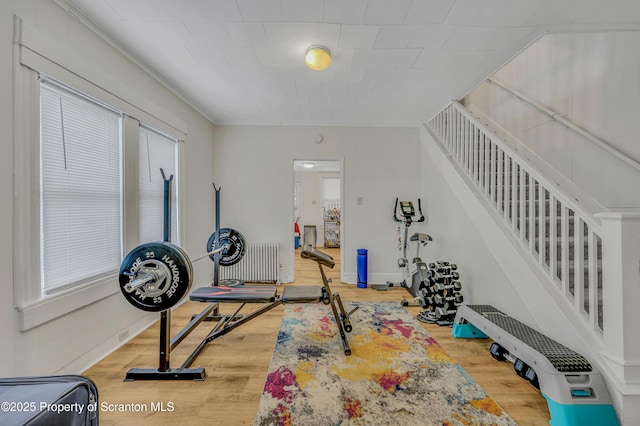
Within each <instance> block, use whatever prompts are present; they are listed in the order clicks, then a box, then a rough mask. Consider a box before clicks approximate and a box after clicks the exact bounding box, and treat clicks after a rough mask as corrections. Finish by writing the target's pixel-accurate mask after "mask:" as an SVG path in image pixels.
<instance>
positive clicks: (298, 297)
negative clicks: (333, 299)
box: [282, 286, 322, 303]
mask: <svg viewBox="0 0 640 426" xmlns="http://www.w3.org/2000/svg"><path fill="white" fill-rule="evenodd" d="M320 300H322V287H318V286H293V287H285V289H284V291H283V292H282V303H314V302H319V301H320Z"/></svg>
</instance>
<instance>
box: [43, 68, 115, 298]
mask: <svg viewBox="0 0 640 426" xmlns="http://www.w3.org/2000/svg"><path fill="white" fill-rule="evenodd" d="M121 117H122V115H121V114H120V113H118V112H116V111H114V110H112V109H110V108H107V107H106V106H104V105H102V104H100V103H98V102H96V101H94V100H92V99H89V98H87V97H84V96H82V95H80V94H78V93H76V92H74V91H72V90H70V89H69V88H66V87H64V86H61V85H58V84H55V83H53V82H50V81H48V80H46V79H44V80H43V81H42V83H41V87H40V194H41V196H40V262H41V265H40V274H41V286H42V294H43V295H48V294H52V293H55V292H56V291H59V290H61V289H65V288H68V287H70V286H73V285H77V284H80V283H83V282H87V281H88V280H91V279H95V278H96V277H100V276H103V275H105V274H109V273H114V272H115V271H117V270H118V268H119V265H120V261H121V259H122V219H121V218H122V202H121V200H122V195H121V188H122V184H121V180H120V170H121V155H120V152H121V134H122V132H121V120H122V118H121Z"/></svg>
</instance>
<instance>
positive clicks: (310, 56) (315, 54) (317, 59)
mask: <svg viewBox="0 0 640 426" xmlns="http://www.w3.org/2000/svg"><path fill="white" fill-rule="evenodd" d="M304 62H305V63H306V64H307V66H308V67H309V68H311V69H312V70H315V71H322V70H326V69H327V68H329V65H331V52H330V51H329V49H327V48H326V47H324V46H311V47H309V48H308V49H307V53H305V55H304Z"/></svg>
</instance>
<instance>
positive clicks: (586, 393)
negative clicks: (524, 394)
mask: <svg viewBox="0 0 640 426" xmlns="http://www.w3.org/2000/svg"><path fill="white" fill-rule="evenodd" d="M452 334H453V336H454V337H458V338H486V337H490V338H491V339H493V340H494V341H495V343H494V344H493V345H492V347H491V354H492V356H493V357H494V358H495V359H498V360H500V361H505V360H507V359H508V360H510V361H512V362H513V363H514V369H515V370H516V372H517V373H518V375H520V376H521V377H523V378H525V379H527V380H529V381H530V382H531V383H532V384H533V385H534V386H536V387H537V388H538V389H540V391H541V393H542V396H544V397H545V399H546V400H547V404H548V406H549V413H550V414H551V420H550V421H549V423H550V424H551V425H552V426H559V425H586V424H594V425H595V424H597V425H618V419H617V417H616V414H615V411H614V409H613V406H612V405H611V399H610V397H609V393H608V392H607V389H606V387H605V384H604V381H603V379H602V377H601V376H600V374H598V373H597V372H596V371H594V369H593V367H592V366H591V364H590V363H589V361H588V360H587V359H586V358H584V357H583V356H582V355H580V354H578V353H576V352H574V351H572V350H571V349H569V348H567V347H566V346H564V345H562V344H560V343H558V342H556V341H555V340H553V339H551V338H549V337H547V336H545V335H543V334H542V333H540V332H538V331H536V330H534V329H532V328H530V327H528V326H527V325H525V324H523V323H521V322H520V321H518V320H516V319H514V318H512V317H510V316H509V315H507V314H505V313H503V312H501V311H499V310H498V309H496V308H494V307H492V306H490V305H461V306H459V307H458V312H457V313H456V318H455V322H454V324H453V330H452Z"/></svg>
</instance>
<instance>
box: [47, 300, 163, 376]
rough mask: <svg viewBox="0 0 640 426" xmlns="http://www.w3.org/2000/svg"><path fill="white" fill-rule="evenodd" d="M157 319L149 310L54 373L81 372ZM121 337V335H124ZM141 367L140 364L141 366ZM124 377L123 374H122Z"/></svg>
mask: <svg viewBox="0 0 640 426" xmlns="http://www.w3.org/2000/svg"><path fill="white" fill-rule="evenodd" d="M157 320H158V314H157V313H155V312H150V313H149V314H148V315H145V316H144V317H142V318H141V319H140V320H139V321H137V322H135V323H133V324H131V325H130V326H129V327H127V328H126V329H124V330H120V331H119V332H118V333H116V334H115V335H113V336H111V337H110V338H109V339H107V340H105V341H103V342H102V343H100V344H99V345H98V346H96V347H94V348H93V349H91V350H89V351H88V352H85V353H84V354H83V355H82V356H80V357H79V358H77V359H75V360H73V361H72V362H71V363H70V364H67V365H66V366H64V367H62V368H61V369H59V370H58V371H56V372H54V373H53V374H54V375H63V374H83V373H84V372H85V371H87V370H88V369H89V368H91V367H93V366H94V365H95V364H97V363H98V362H100V361H101V360H103V359H104V358H105V357H107V356H108V355H109V354H111V353H112V352H114V351H115V350H117V349H118V348H120V347H121V346H122V345H124V344H125V343H127V342H128V341H129V340H131V339H133V338H134V337H136V336H137V335H138V334H140V333H141V332H143V331H144V330H146V329H147V328H149V326H151V325H152V324H153V323H154V322H156V321H157ZM125 335H126V337H122V338H121V336H125ZM141 367H142V366H141ZM123 378H124V376H123Z"/></svg>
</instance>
